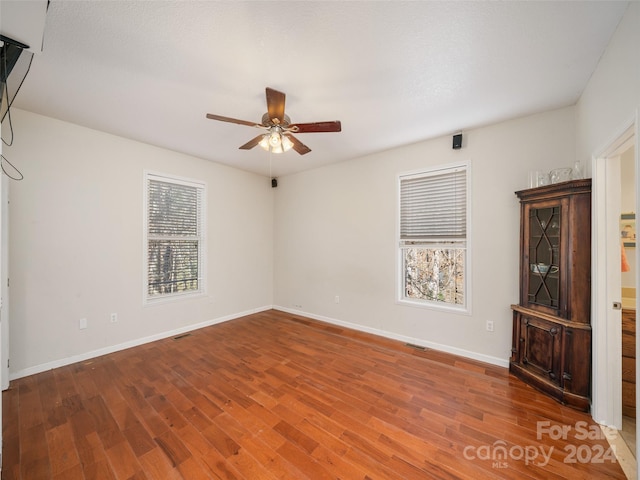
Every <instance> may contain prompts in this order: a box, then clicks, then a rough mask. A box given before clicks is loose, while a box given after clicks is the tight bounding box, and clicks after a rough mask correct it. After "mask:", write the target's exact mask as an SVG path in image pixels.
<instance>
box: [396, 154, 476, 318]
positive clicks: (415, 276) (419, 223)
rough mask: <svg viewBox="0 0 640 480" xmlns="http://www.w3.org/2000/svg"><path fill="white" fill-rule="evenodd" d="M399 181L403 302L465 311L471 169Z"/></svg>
mask: <svg viewBox="0 0 640 480" xmlns="http://www.w3.org/2000/svg"><path fill="white" fill-rule="evenodd" d="M399 182H400V214H399V217H400V225H399V250H400V265H401V268H400V271H401V275H400V277H401V295H400V301H407V302H411V303H419V304H420V303H422V304H428V305H442V306H445V305H446V306H448V307H454V308H456V309H463V310H466V309H467V301H466V298H467V296H468V292H467V288H466V283H467V282H466V262H467V249H468V239H467V225H468V215H467V212H468V198H467V190H468V187H467V186H468V167H467V165H466V164H463V165H457V166H455V167H447V168H436V169H433V170H428V171H423V172H420V173H417V174H411V175H401V176H400V177H399Z"/></svg>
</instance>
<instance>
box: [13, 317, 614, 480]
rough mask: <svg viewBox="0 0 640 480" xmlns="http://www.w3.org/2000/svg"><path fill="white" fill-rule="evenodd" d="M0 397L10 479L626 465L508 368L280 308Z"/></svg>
mask: <svg viewBox="0 0 640 480" xmlns="http://www.w3.org/2000/svg"><path fill="white" fill-rule="evenodd" d="M3 409H4V411H3V415H4V427H3V428H4V448H3V456H2V461H3V465H2V467H3V468H2V478H3V479H6V480H10V479H24V480H35V479H64V480H73V479H131V480H142V479H181V478H183V479H188V480H198V479H209V478H211V479H225V480H229V479H246V480H256V479H295V480H299V479H312V480H319V479H329V478H332V479H336V478H340V479H431V478H435V479H482V478H492V479H494V478H498V479H502V478H504V479H578V478H585V479H587V478H588V479H594V478H613V479H616V478H618V479H622V478H625V477H624V474H623V472H622V470H621V468H620V466H619V465H618V464H617V463H615V460H614V461H612V460H611V458H610V456H609V455H607V453H610V452H607V449H608V448H609V445H608V443H607V441H606V440H605V439H604V436H603V435H601V434H600V435H598V434H597V433H596V431H597V432H599V431H600V429H599V428H598V427H596V426H595V424H594V423H593V422H592V420H591V418H590V417H589V416H588V415H586V414H583V413H580V412H577V411H575V410H572V409H571V408H568V407H564V406H562V405H560V404H558V403H556V402H555V401H554V400H551V399H549V398H547V397H546V396H544V395H542V394H540V393H538V392H537V391H535V390H533V389H531V388H530V387H529V386H527V385H525V384H524V383H522V382H521V381H520V380H518V379H516V378H515V377H513V376H510V375H509V373H508V371H507V369H506V368H500V367H495V366H491V365H486V364H482V363H479V362H474V361H470V360H466V359H463V358H460V357H455V356H452V355H448V354H444V353H439V352H436V351H433V350H421V349H417V348H414V347H411V346H407V345H403V344H402V343H400V342H396V341H393V340H388V339H384V338H380V337H376V336H373V335H368V334H365V333H360V332H355V331H351V330H348V329H344V328H340V327H336V326H333V325H329V324H324V323H321V322H316V321H314V320H309V319H306V318H303V317H298V316H294V315H290V314H287V313H283V312H277V311H268V312H263V313H259V314H255V315H251V316H247V317H243V318H240V319H237V320H233V321H229V322H226V323H222V324H219V325H215V326H211V327H208V328H204V329H201V330H197V331H194V332H192V333H191V334H187V335H185V336H181V337H176V338H175V339H173V338H170V339H165V340H161V341H158V342H154V343H150V344H146V345H143V346H140V347H136V348H132V349H129V350H125V351H121V352H117V353H114V354H111V355H106V356H103V357H99V358H96V359H93V360H91V361H86V362H81V363H77V364H74V365H69V366H66V367H62V368H58V369H55V370H51V371H48V372H44V373H41V374H38V375H33V376H30V377H26V378H22V379H19V380H17V381H14V382H12V384H11V387H10V389H9V390H7V391H6V392H4V393H3ZM537 422H546V423H542V424H539V423H537ZM580 422H584V423H580ZM589 426H591V427H592V428H593V430H588V427H589ZM563 428H564V430H563ZM567 429H569V430H567ZM562 432H564V433H562ZM584 437H588V438H584ZM549 453H550V454H549ZM500 454H503V455H502V456H500ZM534 454H535V455H536V456H534ZM543 454H544V456H543ZM572 461H574V462H575V463H571V462H572Z"/></svg>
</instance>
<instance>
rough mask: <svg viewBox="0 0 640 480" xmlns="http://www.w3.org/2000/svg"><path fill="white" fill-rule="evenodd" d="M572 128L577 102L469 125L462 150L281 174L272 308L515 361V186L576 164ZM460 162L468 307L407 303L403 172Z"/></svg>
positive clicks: (423, 147) (400, 153)
mask: <svg viewBox="0 0 640 480" xmlns="http://www.w3.org/2000/svg"><path fill="white" fill-rule="evenodd" d="M372 134H374V133H372ZM574 137H575V130H574V109H573V108H572V107H569V108H564V109H560V110H556V111H552V112H547V113H543V114H539V115H534V116H530V117H526V118H521V119H517V120H513V121H509V122H505V123H501V124H498V125H493V126H489V127H485V128H480V129H477V130H473V131H469V132H465V133H464V143H463V148H462V149H461V150H452V148H451V136H447V137H443V138H439V139H435V140H430V141H425V142H422V143H418V144H414V145H408V146H405V147H401V148H397V149H393V150H390V151H386V152H383V153H380V154H376V155H370V156H367V157H364V158H360V159H357V160H352V161H349V162H344V163H338V164H334V165H330V166H327V167H324V168H319V169H316V170H312V171H308V172H304V173H300V174H296V175H291V176H286V177H282V178H280V181H279V183H278V188H277V191H276V192H275V206H276V208H275V212H276V213H275V259H274V265H275V266H274V268H275V290H274V291H275V294H274V299H275V302H274V303H275V305H277V306H279V307H280V308H283V309H285V310H291V311H295V310H301V311H302V312H304V313H305V314H308V315H310V316H312V317H315V318H320V319H325V320H329V321H333V322H336V323H343V324H348V325H350V326H354V327H356V328H360V329H363V330H367V331H374V332H378V333H384V334H386V335H389V336H393V337H396V338H402V339H406V340H410V341H413V343H418V344H422V345H427V346H429V345H431V346H436V347H438V348H442V349H444V350H448V351H453V352H456V353H463V354H466V355H470V356H472V357H476V358H480V359H482V360H487V361H490V362H493V363H497V364H501V365H507V359H508V358H509V356H510V349H511V328H512V314H511V310H510V305H511V304H513V303H518V268H519V267H518V256H519V253H518V250H519V203H518V200H517V197H516V196H515V195H514V191H516V190H521V189H524V188H527V172H528V171H529V170H531V169H540V170H550V169H552V168H556V167H562V166H572V164H573V161H574V158H575V150H574V148H575V147H574V146H575V144H574V142H573V141H572V139H573V138H574ZM460 160H470V161H471V180H472V187H471V189H472V192H471V194H472V196H471V199H472V200H471V204H472V212H471V215H472V217H471V218H472V232H471V235H472V237H471V242H472V247H471V255H472V272H473V274H472V287H471V291H472V315H470V316H469V315H461V314H453V313H445V312H442V311H436V310H433V309H425V308H415V307H409V306H405V305H399V304H397V303H396V278H397V277H396V257H397V249H396V237H395V235H396V221H397V217H396V215H397V199H396V181H397V175H398V174H399V173H401V172H406V171H412V170H416V169H420V168H423V167H429V166H434V165H444V164H448V163H452V162H457V161H460ZM336 295H337V296H339V297H340V303H338V304H336V303H335V301H334V297H335V296H336ZM487 320H492V321H493V322H495V331H494V332H493V333H490V332H487V331H486V329H485V322H486V321H487Z"/></svg>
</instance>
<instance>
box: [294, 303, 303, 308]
mask: <svg viewBox="0 0 640 480" xmlns="http://www.w3.org/2000/svg"><path fill="white" fill-rule="evenodd" d="M293 308H299V309H302V305H298V304H297V303H294V304H293Z"/></svg>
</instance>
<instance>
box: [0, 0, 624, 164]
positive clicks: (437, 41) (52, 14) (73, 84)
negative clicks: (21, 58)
mask: <svg viewBox="0 0 640 480" xmlns="http://www.w3.org/2000/svg"><path fill="white" fill-rule="evenodd" d="M9 3H11V2H10V1H9V0H1V2H0V8H1V6H2V4H9ZM23 3H24V2H23ZM26 3H28V2H26ZM627 3H628V2H617V1H604V2H595V1H585V2H583V1H571V2H557V1H552V2H537V1H534V2H488V1H487V2H477V1H476V2H458V1H448V2H431V1H411V2H402V1H351V2H346V1H344V2H339V1H301V2H293V1H280V2H278V1H270V2H264V1H262V2H259V1H254V2H248V1H203V2H199V1H158V0H156V1H127V0H121V1H101V0H91V1H59V0H53V1H52V2H51V4H50V6H49V10H48V12H47V16H46V24H45V32H44V46H43V49H42V50H43V51H42V53H41V54H37V55H36V56H35V57H34V60H33V65H32V67H31V71H30V73H29V75H28V76H27V79H26V81H25V83H24V85H23V87H22V90H21V91H20V93H19V95H18V96H17V97H16V100H15V103H14V106H15V107H18V108H21V109H24V110H28V111H32V112H36V113H39V114H42V115H47V116H50V117H54V118H59V119H61V120H65V121H68V122H72V123H76V124H79V125H83V126H86V127H89V128H93V129H97V130H102V131H104V132H109V133H112V134H115V135H120V136H123V137H127V138H131V139H135V140H138V141H141V142H146V143H149V144H152V145H157V146H160V147H164V148H167V149H171V150H175V151H179V152H184V153H187V154H190V155H194V156H197V157H201V158H204V159H208V160H211V161H214V162H219V163H225V164H229V165H232V166H234V167H238V168H241V169H245V170H249V171H254V172H258V173H260V174H264V175H269V174H270V168H271V169H272V173H273V175H274V176H278V175H285V174H290V173H293V172H297V171H301V170H306V169H310V168H315V167H318V166H321V165H324V164H328V163H332V162H338V161H342V160H347V159H350V158H355V157H359V156H362V155H366V154H369V153H372V152H377V151H382V150H386V149H389V148H393V147H396V146H399V145H403V144H408V143H413V142H418V141H421V140H425V139H429V138H434V137H437V136H441V135H448V134H453V133H456V132H458V131H464V130H467V129H470V128H473V127H478V126H481V125H486V124H490V123H494V122H497V121H501V120H505V119H509V118H514V117H519V116H523V115H527V114H530V113H535V112H539V111H544V110H548V109H553V108H558V107H563V106H567V105H572V104H574V103H575V102H576V101H577V100H578V98H579V96H580V94H581V93H582V90H583V89H584V87H585V85H586V84H587V82H588V80H589V78H590V76H591V74H592V72H593V71H594V69H595V68H596V65H597V63H598V60H599V58H600V56H601V55H602V53H603V52H604V50H605V48H606V45H607V43H608V42H609V40H610V38H611V36H612V34H613V32H614V31H615V28H616V26H617V24H618V22H619V21H620V19H621V17H622V15H623V14H624V11H625V9H626V7H627ZM3 29H4V27H3ZM267 86H269V87H272V88H275V89H277V90H281V91H283V92H285V93H286V94H287V103H286V112H287V114H288V115H289V116H290V117H291V120H292V122H298V123H305V122H314V121H326V120H341V121H342V132H341V133H305V134H299V135H298V136H297V138H298V139H299V140H301V141H302V142H303V143H305V144H306V145H307V146H309V147H310V148H311V150H312V152H311V153H309V154H307V155H304V156H300V155H298V154H297V153H295V152H294V151H290V152H288V153H286V154H282V155H274V156H273V158H272V159H271V162H270V159H269V154H268V153H267V152H265V151H263V150H262V149H260V147H256V148H254V149H253V150H250V151H245V150H239V149H238V147H239V146H240V145H242V144H244V143H245V142H247V141H248V140H250V139H251V138H253V137H255V136H256V135H257V134H258V133H259V132H258V131H257V130H256V129H253V128H252V127H247V126H243V125H234V124H229V123H222V122H216V121H212V120H208V119H206V118H205V115H206V113H215V114H218V115H224V116H229V117H234V118H239V119H242V120H249V121H255V122H259V121H260V119H261V117H262V114H263V113H264V112H266V104H265V93H264V89H265V87H267ZM19 134H20V132H16V136H18V135H19ZM16 141H18V140H16ZM87 161H88V162H90V161H91V159H87Z"/></svg>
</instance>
